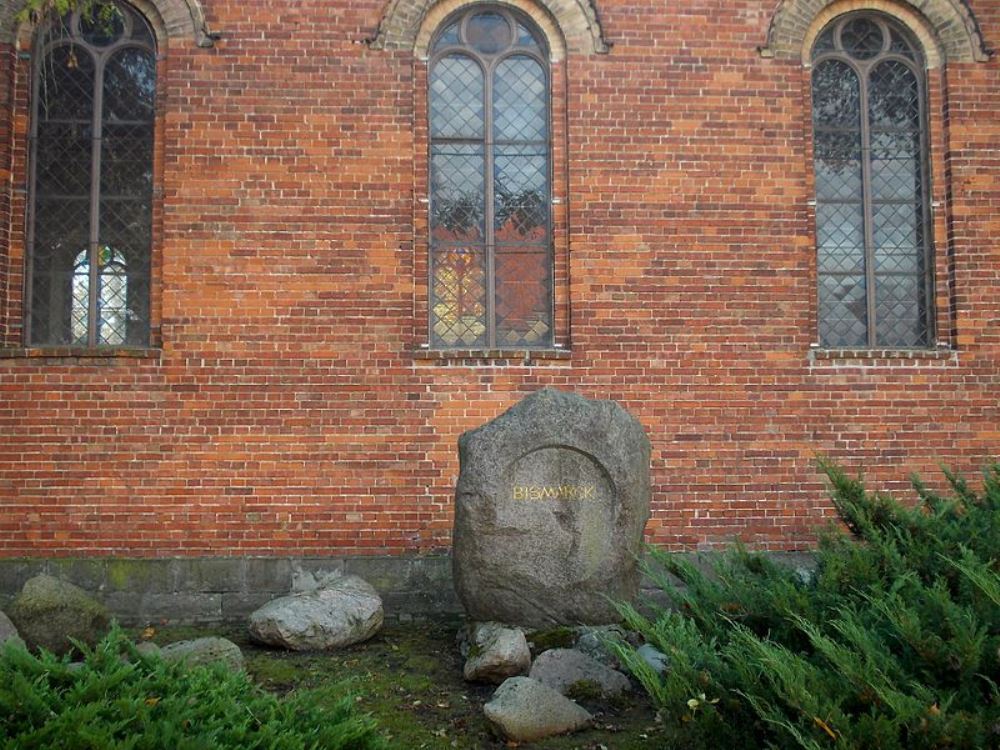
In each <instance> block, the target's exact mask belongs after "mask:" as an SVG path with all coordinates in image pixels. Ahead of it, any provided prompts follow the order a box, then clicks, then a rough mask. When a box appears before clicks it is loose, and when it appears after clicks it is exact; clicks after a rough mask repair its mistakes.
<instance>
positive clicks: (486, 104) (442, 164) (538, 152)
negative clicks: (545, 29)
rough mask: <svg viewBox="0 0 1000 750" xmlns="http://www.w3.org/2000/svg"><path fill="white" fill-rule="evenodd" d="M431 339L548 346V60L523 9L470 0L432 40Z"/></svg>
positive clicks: (439, 344) (460, 344) (436, 343)
mask: <svg viewBox="0 0 1000 750" xmlns="http://www.w3.org/2000/svg"><path fill="white" fill-rule="evenodd" d="M429 87H430V90H429V95H428V105H429V106H428V109H429V117H430V123H429V125H430V127H429V132H430V183H431V184H430V280H429V286H430V294H429V304H430V316H429V317H430V341H431V346H433V347H436V348H451V349H454V348H488V349H493V348H500V349H503V348H532V347H550V346H552V344H553V325H552V317H553V313H552V308H553V300H552V286H553V285H552V278H553V271H552V263H553V261H552V229H551V219H550V210H549V208H550V204H551V190H550V154H551V149H550V129H549V109H550V107H549V104H550V93H549V92H550V88H549V66H548V57H547V51H546V46H545V42H544V38H543V36H542V35H541V33H540V32H539V31H538V30H537V28H536V27H535V26H534V24H532V23H531V21H530V20H529V19H528V18H527V17H526V16H524V15H522V14H521V13H518V12H516V11H513V10H510V9H507V8H500V7H495V6H485V7H484V6H482V5H475V6H472V7H471V8H468V9H466V10H464V11H463V12H461V13H460V14H459V15H457V16H453V17H451V18H450V19H449V20H447V21H446V22H445V23H444V24H443V25H442V27H441V29H440V30H439V31H438V33H437V35H436V36H435V38H434V41H433V43H432V45H431V59H430V69H429Z"/></svg>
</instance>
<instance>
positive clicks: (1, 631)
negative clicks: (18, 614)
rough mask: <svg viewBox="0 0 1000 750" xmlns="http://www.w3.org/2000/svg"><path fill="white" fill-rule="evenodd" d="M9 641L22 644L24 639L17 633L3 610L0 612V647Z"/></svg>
mask: <svg viewBox="0 0 1000 750" xmlns="http://www.w3.org/2000/svg"><path fill="white" fill-rule="evenodd" d="M7 641H10V642H11V643H19V644H21V645H22V646H23V645H24V640H22V638H21V636H20V635H18V633H17V628H15V627H14V623H12V622H11V621H10V618H9V617H7V615H5V614H4V613H3V612H0V648H3V646H4V644H6V643H7Z"/></svg>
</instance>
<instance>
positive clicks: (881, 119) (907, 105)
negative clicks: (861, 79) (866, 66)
mask: <svg viewBox="0 0 1000 750" xmlns="http://www.w3.org/2000/svg"><path fill="white" fill-rule="evenodd" d="M868 111H869V115H870V118H871V127H872V128H873V129H874V128H886V129H904V130H919V129H920V91H919V88H918V86H917V77H916V76H915V75H914V74H913V71H912V70H911V69H910V67H909V66H908V65H907V64H906V63H903V62H900V61H899V60H886V61H885V62H883V63H881V64H879V65H877V66H876V67H875V68H874V69H873V70H872V72H871V74H870V81H869V86H868Z"/></svg>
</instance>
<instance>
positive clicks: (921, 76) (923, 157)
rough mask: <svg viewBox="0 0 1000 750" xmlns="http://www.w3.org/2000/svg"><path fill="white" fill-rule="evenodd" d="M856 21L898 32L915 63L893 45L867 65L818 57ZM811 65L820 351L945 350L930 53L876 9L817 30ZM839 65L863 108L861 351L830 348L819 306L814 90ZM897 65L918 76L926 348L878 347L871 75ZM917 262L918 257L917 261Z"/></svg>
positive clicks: (834, 53)
mask: <svg viewBox="0 0 1000 750" xmlns="http://www.w3.org/2000/svg"><path fill="white" fill-rule="evenodd" d="M857 19H867V20H869V21H871V22H873V23H875V24H876V25H878V26H879V27H880V28H881V29H882V31H883V34H886V32H892V31H894V32H896V33H898V34H899V35H901V36H902V37H903V38H904V39H905V41H906V42H907V44H908V45H909V47H910V49H911V50H912V52H913V55H914V56H913V58H908V57H907V56H906V55H904V54H903V53H899V52H894V51H893V50H892V49H891V41H890V43H889V44H888V45H887V44H883V49H882V50H880V51H879V52H878V53H877V54H875V55H873V56H872V57H870V58H868V59H865V60H858V59H856V58H855V57H853V56H852V55H850V54H849V53H848V52H847V51H846V50H843V49H836V47H835V48H834V49H832V50H825V51H819V50H817V45H818V44H819V43H820V41H821V40H822V39H823V37H824V36H825V35H826V34H827V33H828V32H830V33H832V34H833V35H834V37H835V38H836V36H837V35H839V34H840V33H841V31H842V30H843V28H844V27H846V26H847V25H848V24H849V23H851V22H852V21H854V20H857ZM808 59H809V61H810V63H809V65H808V66H807V67H808V70H809V75H808V89H807V90H808V92H809V93H808V96H807V100H808V102H809V108H810V112H812V113H813V114H811V115H810V117H809V125H808V128H809V138H810V144H811V154H812V158H811V160H810V178H811V184H812V199H813V200H812V204H813V205H814V206H815V207H816V208H817V210H816V211H814V216H813V227H812V228H813V241H814V258H815V262H816V277H815V287H814V288H815V290H816V334H817V342H818V346H819V348H820V349H821V350H835V351H842V350H843V351H848V350H857V351H862V352H863V351H913V352H924V351H928V350H934V349H935V348H940V346H941V344H940V343H939V341H938V335H939V331H941V330H942V326H943V325H944V321H942V320H941V319H940V318H941V315H940V311H939V310H938V309H937V305H936V300H937V284H936V279H937V276H938V273H939V269H938V261H939V258H938V257H937V254H936V253H935V250H934V248H935V244H936V243H935V231H936V224H937V220H936V218H935V216H934V211H933V207H934V206H935V204H936V201H935V200H934V198H933V195H934V189H935V188H934V184H933V181H932V177H933V172H934V168H933V164H934V154H933V152H932V149H931V142H932V122H931V112H932V109H931V106H930V99H931V80H930V76H929V74H928V69H927V63H926V60H927V56H926V51H925V50H924V49H923V47H922V45H921V43H920V42H919V40H918V38H917V35H916V34H915V33H914V32H913V31H912V30H911V29H910V28H908V26H907V25H906V24H905V23H903V22H902V21H901V20H900V19H897V18H894V17H892V16H890V15H887V14H885V13H882V12H879V11H878V10H873V9H861V10H855V11H850V12H847V13H843V14H841V15H838V16H836V17H835V18H833V19H832V20H830V21H829V22H828V23H825V24H823V26H822V27H821V28H820V29H819V30H818V32H817V33H816V34H815V35H814V36H813V38H812V39H811V42H810V45H809V56H808ZM831 60H834V61H837V62H840V63H842V64H844V65H846V66H848V67H850V68H851V70H852V71H853V72H854V74H855V76H856V78H857V81H858V97H859V99H858V107H859V120H860V122H859V126H860V127H859V130H858V133H859V138H860V144H859V148H860V151H861V160H860V161H861V180H860V190H861V201H860V202H861V208H862V234H863V241H864V245H865V246H864V279H865V309H866V341H865V343H864V344H861V345H847V346H845V345H842V344H836V343H834V344H831V343H829V342H825V341H823V340H822V338H821V337H820V332H821V330H822V317H821V316H822V307H821V305H820V300H819V294H820V289H821V284H820V277H821V275H822V274H821V272H820V269H819V254H820V245H819V228H820V220H819V212H818V207H819V206H820V205H821V204H822V203H823V202H824V201H823V200H822V199H821V198H820V197H819V191H818V189H817V173H816V156H815V153H816V141H817V138H816V135H817V132H818V129H817V124H816V120H815V114H814V95H815V91H814V86H815V80H814V77H815V71H816V69H817V67H818V66H819V65H821V64H822V63H824V62H827V61H831ZM886 61H894V62H899V63H902V64H904V65H905V66H906V67H907V68H908V69H909V70H910V72H911V73H912V74H913V77H914V80H915V81H916V86H917V94H916V101H917V110H918V114H917V117H918V127H919V132H918V148H919V155H918V159H916V160H915V161H916V162H917V163H918V164H919V167H918V170H919V171H918V172H917V173H916V176H917V177H918V178H919V182H920V195H919V204H917V203H914V205H919V206H920V212H921V216H920V223H919V228H920V231H921V235H922V243H921V247H920V248H919V250H920V256H919V258H920V261H921V263H922V278H921V279H920V281H919V285H920V290H919V296H917V295H914V297H913V299H914V300H915V301H916V302H917V303H918V309H922V311H923V316H922V318H921V320H920V325H921V327H922V328H923V331H924V335H923V339H924V343H922V344H917V345H906V344H886V343H879V341H878V331H879V329H878V315H877V306H878V305H877V300H876V291H877V289H876V263H875V254H876V251H877V247H876V245H875V241H874V237H873V233H874V229H873V227H874V223H875V222H874V218H873V216H874V212H873V205H874V203H875V201H873V197H872V193H873V189H872V164H871V157H870V153H871V143H872V140H871V134H872V128H871V107H870V99H869V89H870V88H871V81H870V73H871V71H872V70H873V69H875V68H876V67H877V66H878V65H880V64H882V63H884V62H886ZM823 130H824V131H826V132H832V131H834V130H836V128H832V127H824V128H823ZM915 257H916V256H915Z"/></svg>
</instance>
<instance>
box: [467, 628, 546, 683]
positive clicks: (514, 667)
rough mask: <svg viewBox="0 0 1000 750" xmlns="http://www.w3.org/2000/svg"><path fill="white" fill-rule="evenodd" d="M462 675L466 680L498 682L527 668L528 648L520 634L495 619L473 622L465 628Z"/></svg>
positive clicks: (526, 642)
mask: <svg viewBox="0 0 1000 750" xmlns="http://www.w3.org/2000/svg"><path fill="white" fill-rule="evenodd" d="M467 656H468V658H467V659H466V662H465V668H464V670H463V674H464V675H465V679H467V680H469V681H470V682H492V683H495V684H497V685H499V684H500V683H501V682H503V681H504V680H506V679H507V678H508V677H513V676H514V675H519V674H525V673H527V671H528V669H529V668H530V667H531V651H530V650H529V649H528V641H527V639H525V637H524V633H523V632H521V631H520V630H519V629H516V628H507V627H504V626H503V625H501V624H500V623H496V622H482V623H476V624H474V625H472V626H471V627H470V628H469V637H468V648H467Z"/></svg>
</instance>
